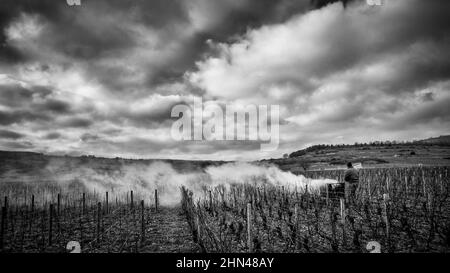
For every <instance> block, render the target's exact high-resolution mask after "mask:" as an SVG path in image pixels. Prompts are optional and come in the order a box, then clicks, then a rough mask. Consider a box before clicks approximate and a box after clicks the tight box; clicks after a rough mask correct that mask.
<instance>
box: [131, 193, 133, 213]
mask: <svg viewBox="0 0 450 273" xmlns="http://www.w3.org/2000/svg"><path fill="white" fill-rule="evenodd" d="M130 208H131V209H133V191H131V192H130Z"/></svg>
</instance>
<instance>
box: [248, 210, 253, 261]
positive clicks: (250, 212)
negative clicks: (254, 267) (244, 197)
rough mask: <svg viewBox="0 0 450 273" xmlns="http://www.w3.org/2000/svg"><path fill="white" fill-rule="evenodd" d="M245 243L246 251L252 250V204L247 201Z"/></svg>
mask: <svg viewBox="0 0 450 273" xmlns="http://www.w3.org/2000/svg"><path fill="white" fill-rule="evenodd" d="M247 245H248V252H249V253H252V252H253V245H252V204H251V203H250V202H249V203H247Z"/></svg>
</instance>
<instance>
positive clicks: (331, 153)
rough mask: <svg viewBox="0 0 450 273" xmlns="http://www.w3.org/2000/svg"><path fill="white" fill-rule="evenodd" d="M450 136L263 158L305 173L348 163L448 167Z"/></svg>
mask: <svg viewBox="0 0 450 273" xmlns="http://www.w3.org/2000/svg"><path fill="white" fill-rule="evenodd" d="M449 140H450V136H440V137H436V138H429V139H424V140H417V141H410V142H397V141H375V142H371V143H354V144H339V145H328V144H320V145H314V146H311V147H308V148H305V149H301V150H298V151H295V152H293V153H291V154H289V155H288V156H287V157H285V158H279V159H269V160H263V162H269V163H272V164H276V165H278V166H279V167H280V168H281V169H282V170H286V171H291V172H294V173H305V171H307V170H321V169H343V168H346V163H347V162H354V163H361V164H362V165H363V167H365V168H367V167H368V168H370V167H398V166H404V167H406V166H417V165H419V164H421V165H432V166H438V165H439V166H442V165H444V166H449V165H450V142H449Z"/></svg>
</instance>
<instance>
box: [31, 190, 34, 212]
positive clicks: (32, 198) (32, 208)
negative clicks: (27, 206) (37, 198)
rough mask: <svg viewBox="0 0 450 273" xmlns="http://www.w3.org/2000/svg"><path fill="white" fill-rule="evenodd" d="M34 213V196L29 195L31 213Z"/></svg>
mask: <svg viewBox="0 0 450 273" xmlns="http://www.w3.org/2000/svg"><path fill="white" fill-rule="evenodd" d="M33 212H34V194H33V195H31V213H33Z"/></svg>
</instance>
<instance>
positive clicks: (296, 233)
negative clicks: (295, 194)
mask: <svg viewBox="0 0 450 273" xmlns="http://www.w3.org/2000/svg"><path fill="white" fill-rule="evenodd" d="M294 232H295V241H294V245H295V249H297V246H298V243H297V242H298V204H297V203H296V204H295V207H294Z"/></svg>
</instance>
